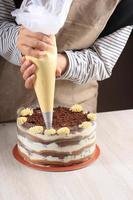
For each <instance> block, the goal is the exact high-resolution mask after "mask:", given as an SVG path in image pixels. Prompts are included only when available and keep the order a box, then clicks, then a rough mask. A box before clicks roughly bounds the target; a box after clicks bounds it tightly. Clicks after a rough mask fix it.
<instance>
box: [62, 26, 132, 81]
mask: <svg viewBox="0 0 133 200" xmlns="http://www.w3.org/2000/svg"><path fill="white" fill-rule="evenodd" d="M132 29H133V27H132V26H127V27H124V28H122V29H120V30H117V31H116V32H114V33H112V34H110V35H108V36H106V37H103V38H100V39H98V40H96V42H95V43H94V44H93V45H92V47H90V48H88V49H83V50H81V51H66V52H65V53H66V54H67V56H68V60H69V66H68V70H67V71H66V72H65V73H64V74H63V75H62V76H61V77H60V78H59V79H61V80H70V81H73V82H74V83H77V84H84V83H87V82H88V81H89V80H98V81H101V80H104V79H107V78H109V77H110V76H111V74H112V69H113V67H114V66H115V64H116V62H117V60H118V58H119V57H120V55H121V53H122V51H123V49H124V47H125V45H126V43H127V41H128V38H129V36H130V34H131V31H132Z"/></svg>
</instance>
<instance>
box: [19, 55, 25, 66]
mask: <svg viewBox="0 0 133 200" xmlns="http://www.w3.org/2000/svg"><path fill="white" fill-rule="evenodd" d="M25 60H26V59H25V57H24V56H21V57H20V62H21V65H22V64H23V63H24V62H25Z"/></svg>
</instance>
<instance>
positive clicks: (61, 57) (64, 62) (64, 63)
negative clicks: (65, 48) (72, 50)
mask: <svg viewBox="0 0 133 200" xmlns="http://www.w3.org/2000/svg"><path fill="white" fill-rule="evenodd" d="M68 64H69V60H68V57H67V55H66V54H65V53H59V54H58V59H57V66H59V68H60V69H61V75H62V74H64V73H65V72H66V71H67V69H68Z"/></svg>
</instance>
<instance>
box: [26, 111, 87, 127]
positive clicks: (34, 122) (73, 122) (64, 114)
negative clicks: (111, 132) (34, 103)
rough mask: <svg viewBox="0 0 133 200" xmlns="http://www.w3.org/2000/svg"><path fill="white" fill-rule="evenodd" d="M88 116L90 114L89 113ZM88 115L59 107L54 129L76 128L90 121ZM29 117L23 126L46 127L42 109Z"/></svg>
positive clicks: (54, 114)
mask: <svg viewBox="0 0 133 200" xmlns="http://www.w3.org/2000/svg"><path fill="white" fill-rule="evenodd" d="M87 114H88V113H87ZM87 114H84V113H83V112H72V111H71V110H69V108H66V107H57V108H54V113H53V128H54V129H59V128H62V127H68V128H71V127H75V126H78V125H79V124H81V123H82V122H84V121H90V120H89V119H88V118H87ZM26 117H27V122H25V123H24V124H23V125H24V126H25V127H27V128H29V127H31V126H44V127H45V122H44V120H43V116H42V113H41V110H40V108H35V109H33V114H32V115H31V116H30V115H28V116H26Z"/></svg>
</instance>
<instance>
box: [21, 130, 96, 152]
mask: <svg viewBox="0 0 133 200" xmlns="http://www.w3.org/2000/svg"><path fill="white" fill-rule="evenodd" d="M18 140H19V141H20V142H21V143H22V144H23V145H24V146H25V147H26V148H27V149H28V150H30V151H32V150H33V151H36V152H40V151H56V152H70V153H71V152H73V151H78V150H80V149H81V148H83V147H85V146H87V145H91V144H93V143H95V141H96V133H95V132H94V134H93V137H91V138H85V139H82V140H81V141H80V142H79V143H78V144H75V145H69V146H64V147H60V146H58V144H56V143H55V142H53V143H50V144H42V143H39V142H33V141H31V140H29V139H27V138H25V137H22V136H21V135H18Z"/></svg>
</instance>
